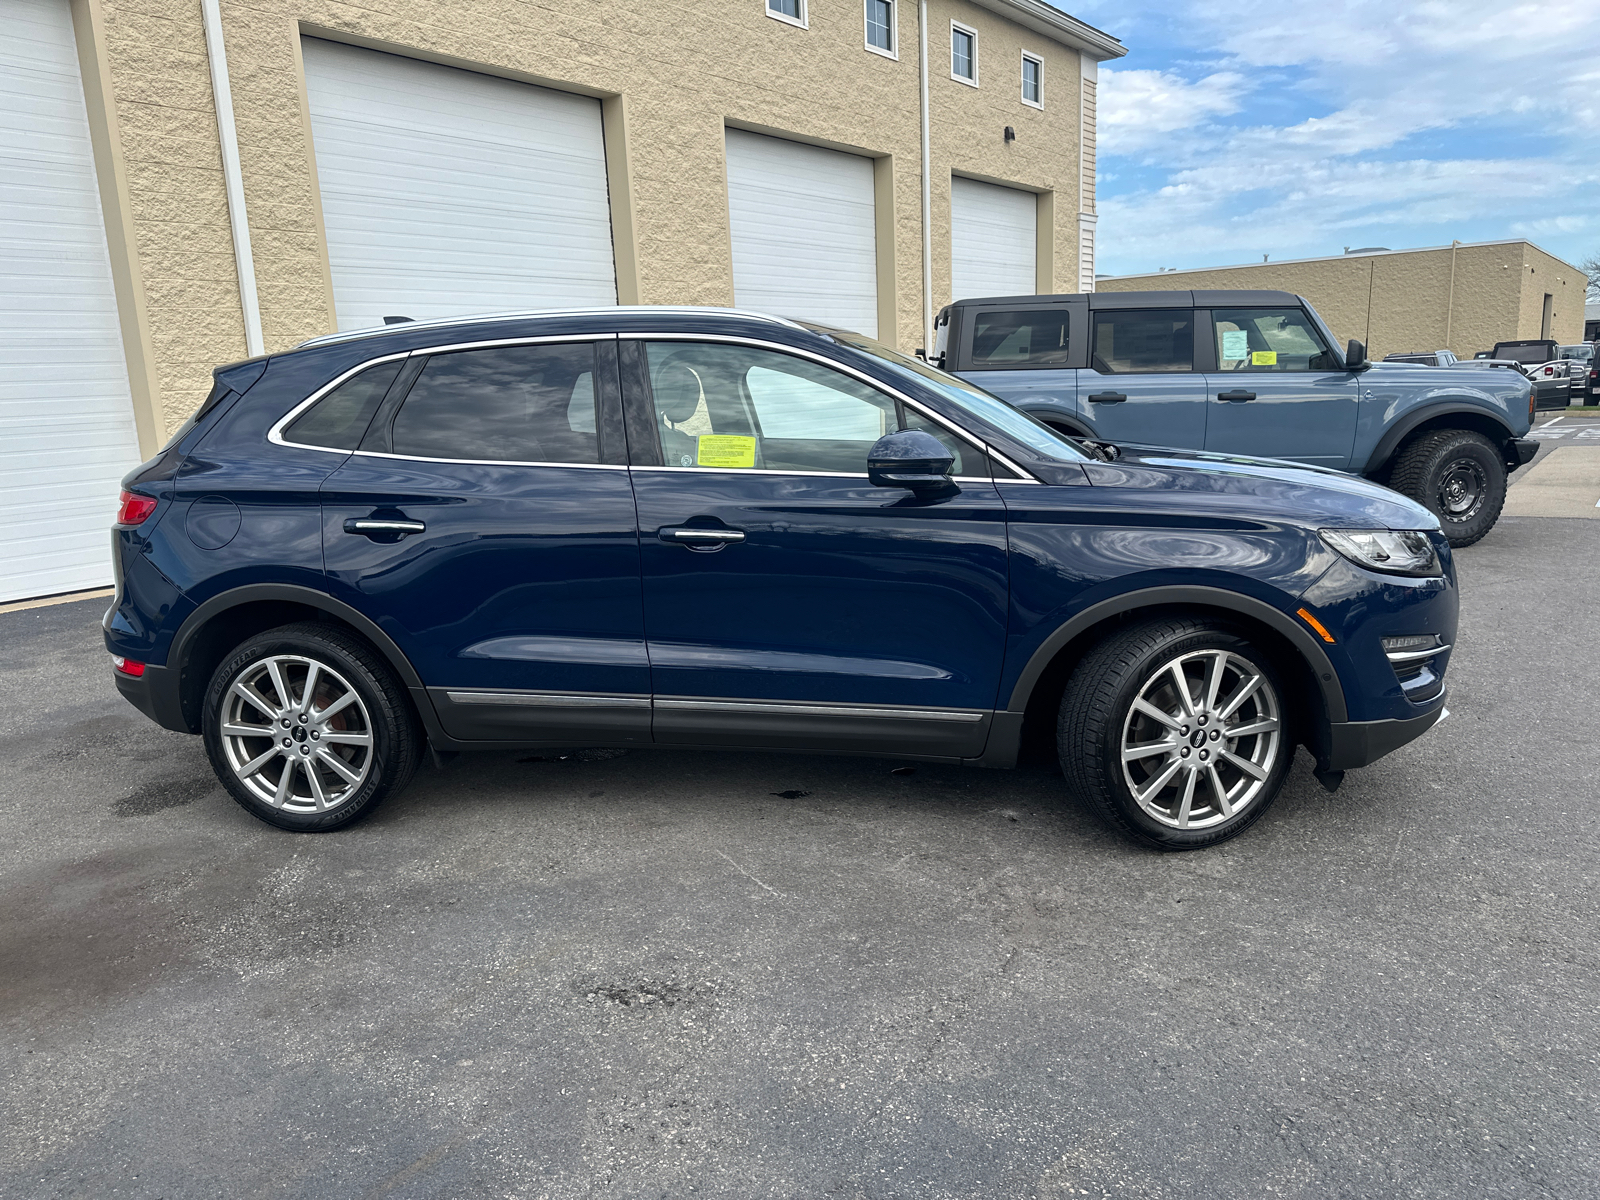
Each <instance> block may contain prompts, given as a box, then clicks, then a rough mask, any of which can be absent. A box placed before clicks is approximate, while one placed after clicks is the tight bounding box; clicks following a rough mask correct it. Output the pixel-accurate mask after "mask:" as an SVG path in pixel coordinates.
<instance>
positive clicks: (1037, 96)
mask: <svg viewBox="0 0 1600 1200" xmlns="http://www.w3.org/2000/svg"><path fill="white" fill-rule="evenodd" d="M1022 102H1023V103H1024V104H1031V105H1033V107H1035V108H1043V107H1044V63H1043V61H1041V60H1040V59H1037V58H1035V57H1034V56H1033V55H1031V54H1029V53H1028V52H1027V51H1026V50H1024V51H1023V52H1022Z"/></svg>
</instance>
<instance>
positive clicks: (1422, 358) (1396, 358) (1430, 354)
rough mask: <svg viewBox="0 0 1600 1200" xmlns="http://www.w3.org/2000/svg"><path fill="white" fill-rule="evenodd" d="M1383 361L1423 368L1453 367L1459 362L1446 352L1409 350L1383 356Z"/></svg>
mask: <svg viewBox="0 0 1600 1200" xmlns="http://www.w3.org/2000/svg"><path fill="white" fill-rule="evenodd" d="M1383 361H1384V362H1408V363H1417V364H1418V365H1420V366H1424V367H1453V366H1455V365H1456V364H1457V363H1458V362H1460V361H1461V360H1460V359H1458V358H1457V357H1456V356H1455V355H1454V354H1452V353H1451V352H1450V351H1448V350H1410V351H1407V352H1405V353H1403V354H1385V355H1384V356H1383Z"/></svg>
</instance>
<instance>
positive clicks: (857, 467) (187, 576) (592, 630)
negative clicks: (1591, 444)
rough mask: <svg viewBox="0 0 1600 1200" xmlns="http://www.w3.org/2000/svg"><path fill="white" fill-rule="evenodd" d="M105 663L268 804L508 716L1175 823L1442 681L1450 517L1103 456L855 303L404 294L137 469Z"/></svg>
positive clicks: (1333, 762) (1353, 744) (369, 771)
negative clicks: (432, 301) (989, 789)
mask: <svg viewBox="0 0 1600 1200" xmlns="http://www.w3.org/2000/svg"><path fill="white" fill-rule="evenodd" d="M125 487H126V494H125V495H124V497H123V508H122V512H121V514H120V519H119V523H118V525H117V529H116V534H115V543H116V551H115V552H116V559H117V578H118V587H117V594H116V599H115V601H114V603H113V604H112V607H111V609H110V611H109V612H108V613H107V614H106V618H105V638H106V645H107V647H108V648H109V650H110V651H111V653H112V655H113V656H114V657H113V669H114V673H115V678H116V681H117V685H118V687H119V688H120V689H121V690H122V692H123V694H124V695H125V696H126V697H127V698H128V699H129V700H130V701H131V702H132V703H133V704H134V705H136V706H137V707H138V708H139V709H141V710H142V711H143V712H145V713H146V714H148V715H149V716H150V717H151V718H152V719H154V720H155V721H157V722H158V723H160V724H161V725H163V726H165V727H167V728H169V729H176V730H183V731H186V732H189V733H199V734H202V735H203V736H204V739H205V745H206V749H207V752H208V753H209V755H210V757H211V760H212V763H213V764H214V766H215V768H216V771H217V774H218V776H219V777H220V778H221V779H222V781H223V783H224V784H225V785H226V786H227V788H228V790H229V791H230V792H231V793H232V795H233V796H234V798H235V799H237V800H238V801H239V803H240V804H242V805H243V806H244V807H246V808H247V809H249V810H250V811H251V812H252V813H254V814H255V815H256V816H258V817H260V818H262V819H263V820H265V821H269V822H271V823H273V824H275V825H278V826H281V827H283V828H286V829H295V830H326V829H332V828H335V827H337V826H340V825H343V824H345V823H346V822H348V821H351V820H353V819H355V818H356V817H358V816H359V815H360V814H362V813H364V812H366V811H367V810H369V809H371V808H372V807H373V806H374V805H375V804H377V803H378V802H379V801H380V800H382V799H383V797H384V796H386V795H389V794H390V793H392V792H394V791H396V790H397V789H399V788H400V787H402V786H404V785H405V783H406V782H407V780H408V779H409V778H410V777H411V775H412V774H413V772H414V771H415V770H416V769H417V767H418V765H419V764H420V763H421V762H422V760H423V758H424V757H425V756H428V755H430V754H431V755H432V756H433V757H434V758H435V760H436V761H437V760H438V759H439V758H441V757H442V756H444V755H447V754H450V753H452V752H455V751H460V750H471V749H492V748H507V747H542V746H548V747H571V746H677V747H694V748H703V749H704V748H729V747H736V748H751V749H765V750H791V751H793V750H800V751H820V752H830V753H854V754H873V755H882V756H890V757H895V758H903V759H920V760H925V761H932V762H946V763H967V764H971V765H974V766H988V767H1009V766H1012V765H1014V764H1015V763H1016V762H1017V760H1018V756H1019V752H1022V751H1023V750H1024V749H1025V747H1027V746H1029V745H1030V744H1037V743H1043V744H1044V745H1046V746H1049V745H1051V744H1052V743H1053V745H1054V747H1055V750H1056V752H1057V753H1058V754H1059V756H1060V761H1061V765H1062V768H1063V770H1064V772H1065V774H1066V778H1067V782H1068V784H1069V786H1070V788H1071V789H1072V790H1073V791H1074V792H1076V793H1077V794H1079V795H1081V796H1082V797H1083V798H1084V799H1086V800H1087V801H1089V802H1091V803H1092V804H1093V805H1095V806H1096V807H1098V808H1099V809H1100V810H1101V811H1102V812H1103V813H1104V814H1105V815H1106V816H1108V817H1109V818H1110V819H1111V820H1112V821H1114V822H1115V823H1116V824H1118V825H1119V826H1121V827H1122V828H1123V829H1124V830H1125V831H1127V832H1128V833H1130V834H1132V835H1133V836H1135V837H1137V838H1140V839H1143V840H1145V841H1147V842H1150V843H1153V844H1155V845H1158V846H1161V847H1165V848H1171V849H1181V848H1187V847H1195V846H1203V845H1207V844H1210V843H1214V842H1218V841H1221V840H1223V839H1225V838H1228V837H1231V836H1233V835H1234V834H1237V833H1238V832H1240V830H1242V829H1244V828H1245V827H1246V826H1248V825H1249V824H1250V823H1252V822H1253V821H1255V820H1256V819H1257V818H1258V817H1259V816H1260V815H1261V814H1262V812H1264V811H1265V810H1266V808H1267V806H1268V805H1269V804H1270V803H1271V802H1272V800H1273V798H1274V796H1275V795H1276V793H1277V792H1278V791H1279V789H1280V787H1281V786H1282V783H1283V779H1284V776H1285V773H1286V771H1287V770H1288V766H1289V762H1290V759H1291V757H1292V755H1293V752H1294V747H1295V746H1296V745H1297V744H1303V745H1305V746H1307V747H1308V748H1309V750H1310V752H1311V753H1312V755H1313V756H1314V758H1315V760H1316V764H1317V770H1318V773H1319V776H1320V777H1321V778H1322V780H1323V782H1324V783H1325V784H1326V785H1328V786H1330V787H1332V786H1336V784H1337V781H1338V778H1339V776H1340V773H1341V772H1342V771H1344V770H1345V769H1347V768H1351V767H1359V766H1362V765H1364V764H1366V763H1370V762H1372V761H1373V760H1374V759H1376V758H1378V757H1380V756H1381V755H1383V754H1386V753H1388V752H1389V751H1391V750H1393V749H1395V748H1396V747H1397V746H1400V745H1402V744H1404V743H1405V742H1407V741H1410V740H1411V739H1412V738H1415V737H1417V736H1419V735H1420V734H1422V733H1423V732H1425V731H1426V730H1427V729H1428V728H1430V727H1431V726H1432V725H1433V724H1434V723H1435V722H1436V721H1438V720H1439V719H1440V718H1441V717H1442V716H1443V715H1444V707H1443V706H1444V700H1445V694H1444V678H1443V677H1444V672H1445V668H1446V666H1447V664H1448V662H1449V657H1450V646H1451V642H1452V641H1453V640H1454V636H1455V629H1456V608H1457V594H1456V587H1455V581H1454V573H1453V567H1452V564H1451V559H1450V549H1449V545H1448V543H1447V541H1446V540H1445V538H1444V537H1443V536H1442V535H1441V534H1440V532H1439V524H1438V521H1437V520H1436V519H1435V518H1434V516H1433V515H1432V514H1431V513H1429V512H1428V511H1427V510H1425V509H1424V508H1422V507H1421V506H1419V505H1417V504H1415V503H1413V502H1412V501H1410V500H1407V499H1405V498H1404V497H1402V496H1399V495H1397V494H1396V493H1394V492H1391V491H1388V490H1386V489H1384V488H1382V487H1378V486H1376V485H1375V484H1371V483H1368V482H1366V481H1363V480H1359V479H1354V478H1351V477H1349V476H1347V475H1342V474H1338V473H1336V472H1332V471H1325V470H1321V469H1318V468H1316V467H1311V466H1303V465H1294V464H1288V463H1280V462H1270V461H1264V460H1260V459H1250V458H1235V457H1226V456H1222V455H1214V454H1205V453H1203V452H1193V453H1185V452H1180V451H1149V450H1146V451H1141V452H1138V453H1132V452H1129V453H1119V452H1118V451H1117V449H1116V448H1115V447H1112V446H1107V445H1104V444H1090V443H1082V442H1077V441H1074V440H1072V439H1071V438H1068V437H1065V436H1063V435H1062V434H1059V433H1057V432H1055V431H1053V430H1051V429H1049V428H1047V427H1046V426H1044V425H1042V424H1040V423H1039V422H1038V421H1036V420H1034V419H1033V418H1031V417H1028V416H1026V415H1024V414H1022V413H1021V412H1019V411H1018V410H1017V409H1015V408H1013V407H1011V406H1010V405H1008V404H1006V403H1004V402H1003V401H1000V400H998V399H996V398H995V397H993V396H991V395H990V394H989V393H987V392H984V391H983V390H981V389H979V388H977V387H975V386H974V385H972V384H969V383H966V382H964V381H962V380H960V379H957V378H955V377H954V376H951V375H948V374H945V373H944V372H942V371H938V370H935V369H933V368H932V367H930V366H928V365H927V364H926V363H923V362H921V361H919V360H917V359H912V358H907V357H905V356H904V355H901V354H898V353H896V352H895V351H892V350H890V349H888V348H886V347H884V346H881V345H879V344H877V343H875V342H872V341H869V340H867V339H865V338H862V337H859V336H857V335H855V334H851V333H845V332H842V331H839V330H834V329H828V328H823V327H819V326H808V325H800V324H795V323H792V322H788V321H783V320H778V319H774V318H769V317H761V316H756V315H753V314H747V313H737V312H728V311H721V310H711V309H672V308H608V309H597V310H586V311H574V312H561V313H539V314H528V315H513V316H497V317H481V318H472V319H463V320H452V321H438V322H416V323H408V324H400V325H394V326H391V327H389V328H387V329H383V330H375V331H371V332H362V333H351V334H339V335H334V336H331V337H325V338H319V339H317V340H315V341H312V342H307V343H305V344H304V345H302V346H300V347H297V348H296V349H294V350H292V351H290V352H288V353H285V354H277V355H273V356H271V357H270V358H262V359H254V360H251V361H249V362H244V363H238V364H236V365H233V366H229V367H224V368H221V369H219V370H218V371H217V372H216V386H215V388H214V389H213V391H212V393H211V395H210V397H209V398H208V399H207V400H206V402H205V404H204V405H203V406H202V407H201V408H200V410H199V411H198V412H197V413H196V414H195V416H194V417H193V418H192V419H191V420H190V421H189V422H188V423H187V424H185V425H184V427H183V428H182V429H181V430H180V431H179V432H178V434H177V435H176V437H174V438H173V440H172V442H171V443H170V444H169V445H168V446H167V448H166V449H165V450H164V451H163V452H162V453H161V454H160V456H159V457H157V458H156V459H154V460H153V461H151V462H150V463H147V464H145V465H144V466H143V467H140V468H139V469H138V470H136V471H135V472H133V473H132V474H131V475H130V476H129V477H128V478H127V480H126V481H125Z"/></svg>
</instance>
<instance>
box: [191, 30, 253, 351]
mask: <svg viewBox="0 0 1600 1200" xmlns="http://www.w3.org/2000/svg"><path fill="white" fill-rule="evenodd" d="M200 16H201V19H202V21H204V23H205V27H206V57H207V58H208V59H210V61H211V95H212V98H213V99H214V100H215V101H216V104H217V137H218V140H220V141H221V143H222V182H223V186H224V187H225V188H226V190H227V193H228V224H229V225H231V226H232V228H233V261H234V263H235V264H236V265H237V266H238V268H239V307H240V308H241V309H242V310H243V311H244V348H245V353H246V354H248V355H249V356H250V357H251V358H254V357H255V356H256V355H258V354H261V353H263V351H264V350H265V344H264V342H263V341H262V338H261V306H260V303H259V302H258V300H257V298H256V264H255V259H254V258H253V257H252V256H251V254H250V222H249V221H248V220H247V219H246V217H245V211H244V172H243V171H242V170H240V168H239V137H238V134H237V132H236V131H235V130H234V124H233V90H232V89H231V88H230V87H229V86H228V56H227V53H226V51H224V49H223V47H222V12H221V10H220V9H218V7H217V0H200Z"/></svg>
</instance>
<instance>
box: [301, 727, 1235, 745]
mask: <svg viewBox="0 0 1600 1200" xmlns="http://www.w3.org/2000/svg"><path fill="white" fill-rule="evenodd" d="M289 736H291V737H292V738H294V740H295V741H297V742H303V741H305V740H306V729H305V726H304V725H296V726H295V727H294V731H293V732H292V733H291V734H290V735H289ZM1201 740H1202V741H1203V740H1204V739H1203V738H1202V739H1201Z"/></svg>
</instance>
